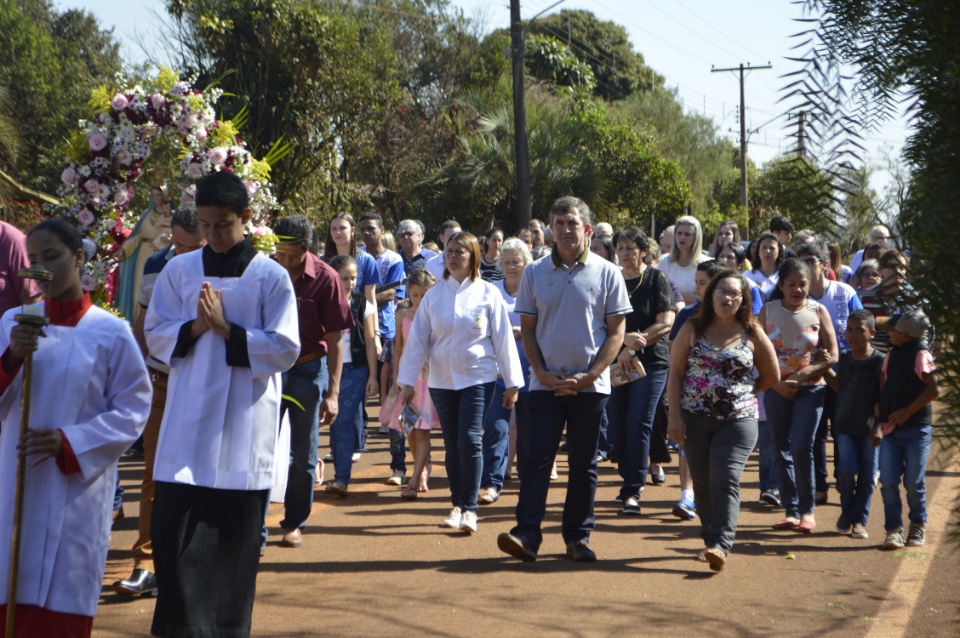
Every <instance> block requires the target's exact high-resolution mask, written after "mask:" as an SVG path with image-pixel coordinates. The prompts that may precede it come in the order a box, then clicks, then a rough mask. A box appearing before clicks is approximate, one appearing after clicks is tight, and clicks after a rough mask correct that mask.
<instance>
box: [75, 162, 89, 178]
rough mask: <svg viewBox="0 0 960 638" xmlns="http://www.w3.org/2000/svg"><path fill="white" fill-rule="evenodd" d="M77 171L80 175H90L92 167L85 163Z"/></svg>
mask: <svg viewBox="0 0 960 638" xmlns="http://www.w3.org/2000/svg"><path fill="white" fill-rule="evenodd" d="M77 172H78V173H79V174H80V177H88V176H89V175H90V167H89V166H87V165H86V164H84V165H83V166H81V167H80V169H79V170H78V171H77Z"/></svg>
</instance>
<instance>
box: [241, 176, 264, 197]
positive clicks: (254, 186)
mask: <svg viewBox="0 0 960 638" xmlns="http://www.w3.org/2000/svg"><path fill="white" fill-rule="evenodd" d="M243 185H244V186H246V187H247V195H248V196H249V197H253V196H254V195H255V194H256V192H257V191H258V190H259V189H260V184H259V183H258V182H255V181H253V180H251V179H245V180H243Z"/></svg>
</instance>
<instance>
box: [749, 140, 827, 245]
mask: <svg viewBox="0 0 960 638" xmlns="http://www.w3.org/2000/svg"><path fill="white" fill-rule="evenodd" d="M738 188H739V186H738ZM748 195H749V198H748V205H749V207H750V209H751V227H756V228H768V227H769V223H770V219H771V218H772V217H773V216H774V215H783V216H785V217H787V218H788V219H790V221H792V222H793V225H794V226H796V227H797V229H801V228H809V229H811V230H814V231H816V232H818V233H826V234H836V229H837V222H836V220H835V219H834V217H833V211H834V208H835V206H838V205H841V204H842V202H839V201H838V199H837V196H836V195H835V190H834V188H833V184H832V181H831V177H830V175H829V174H828V173H826V172H825V171H823V170H821V169H820V168H819V167H818V166H817V165H816V164H814V163H813V162H812V161H809V160H807V159H804V158H802V157H798V156H796V155H783V156H780V157H777V158H776V159H774V160H772V161H770V162H768V163H767V164H765V165H764V166H763V170H762V171H761V174H760V179H759V180H758V182H755V183H754V185H753V187H752V188H751V190H749V191H748ZM754 220H755V221H754ZM754 234H756V233H754Z"/></svg>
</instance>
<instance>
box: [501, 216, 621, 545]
mask: <svg viewBox="0 0 960 638" xmlns="http://www.w3.org/2000/svg"><path fill="white" fill-rule="evenodd" d="M592 224H593V214H592V213H591V212H590V208H589V207H588V206H587V204H586V202H584V201H583V200H580V199H578V198H576V197H561V198H560V199H558V200H557V201H556V202H554V204H553V206H552V207H551V208H550V228H551V230H552V231H553V234H554V237H555V239H556V245H555V246H554V248H553V250H552V251H551V252H550V254H549V255H547V257H546V258H544V259H541V260H540V261H537V262H534V263H532V264H530V265H529V266H527V268H526V270H524V272H523V279H522V280H521V281H520V290H519V291H518V293H517V305H516V312H517V313H518V314H519V315H520V332H521V336H522V338H523V349H524V351H525V352H526V355H527V358H528V359H529V360H530V367H531V371H532V372H533V374H532V375H531V376H530V397H529V406H530V413H531V414H536V415H537V418H536V419H531V421H530V423H529V424H528V428H527V431H526V432H518V436H521V437H525V438H526V442H527V449H528V451H527V458H526V461H525V463H524V465H523V467H521V468H520V470H519V471H520V500H519V502H518V503H517V512H516V514H517V525H516V527H514V528H513V529H512V530H511V531H510V532H509V533H504V534H501V535H500V536H499V537H498V539H497V545H498V546H499V547H500V549H501V550H502V551H504V552H506V553H507V554H510V555H511V556H514V557H515V558H519V559H520V560H523V561H534V560H536V559H537V552H538V551H539V549H540V544H541V542H542V540H543V535H542V533H541V530H540V526H541V523H542V522H543V518H544V515H545V513H546V506H547V491H548V489H549V487H550V471H551V469H552V468H553V461H554V459H555V457H556V454H557V447H558V446H559V445H560V437H561V435H562V434H563V429H564V425H565V424H566V425H568V427H567V446H568V448H569V452H568V459H569V466H570V476H569V482H568V486H567V499H566V503H565V504H564V508H563V524H562V530H563V540H564V542H565V543H566V546H567V555H568V556H570V557H571V558H573V559H574V560H577V561H594V560H596V558H597V557H596V554H594V552H593V550H592V549H590V532H591V531H592V530H593V528H594V514H593V502H594V497H595V496H596V492H597V441H598V439H599V436H600V421H601V419H602V417H603V410H604V408H605V407H606V404H607V399H608V398H609V396H610V372H609V368H610V364H612V363H613V360H614V358H615V357H616V355H617V352H618V351H619V350H620V346H621V344H622V343H623V334H624V325H625V324H624V322H625V315H626V314H627V313H629V312H631V311H632V307H631V306H630V300H629V299H628V297H627V289H626V286H625V285H624V281H623V276H622V275H621V274H620V271H619V270H618V269H617V267H616V266H614V265H613V264H612V263H610V262H609V261H607V260H606V259H604V258H602V257H599V256H597V255H595V254H593V253H591V252H590V244H589V241H588V240H587V237H588V236H589V235H590V231H591V227H592Z"/></svg>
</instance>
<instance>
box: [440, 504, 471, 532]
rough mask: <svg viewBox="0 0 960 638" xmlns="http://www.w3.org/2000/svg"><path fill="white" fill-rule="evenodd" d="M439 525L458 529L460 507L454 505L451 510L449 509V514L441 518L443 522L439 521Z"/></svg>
mask: <svg viewBox="0 0 960 638" xmlns="http://www.w3.org/2000/svg"><path fill="white" fill-rule="evenodd" d="M474 517H476V514H474ZM440 527H448V528H450V529H460V508H459V507H454V508H453V509H452V510H450V516H448V517H446V518H445V519H443V522H442V523H440Z"/></svg>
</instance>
